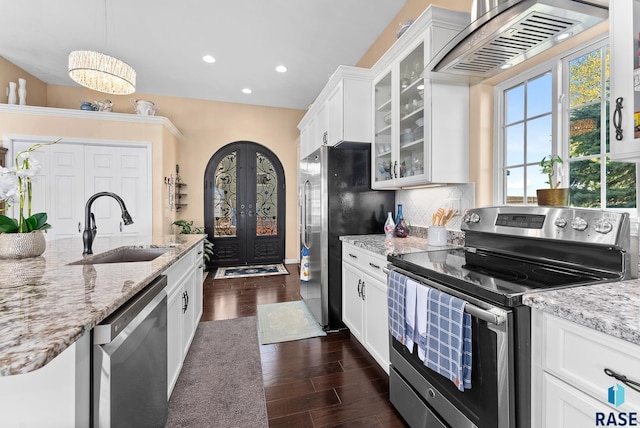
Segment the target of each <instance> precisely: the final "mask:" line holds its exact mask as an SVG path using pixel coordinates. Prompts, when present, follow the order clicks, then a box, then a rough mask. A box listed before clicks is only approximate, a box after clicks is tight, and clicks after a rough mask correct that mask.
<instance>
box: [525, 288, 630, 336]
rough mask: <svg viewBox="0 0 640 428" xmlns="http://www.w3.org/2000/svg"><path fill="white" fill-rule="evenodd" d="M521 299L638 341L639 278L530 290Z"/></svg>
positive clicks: (614, 334)
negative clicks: (540, 290) (590, 284)
mask: <svg viewBox="0 0 640 428" xmlns="http://www.w3.org/2000/svg"><path fill="white" fill-rule="evenodd" d="M523 301H524V303H525V304H526V305H527V306H530V307H532V308H535V309H540V310H542V311H544V312H548V313H551V314H553V315H556V316H559V317H561V318H564V319H566V320H569V321H573V322H575V323H577V324H581V325H584V326H587V327H590V328H592V329H594V330H598V331H601V332H603V333H606V334H609V335H611V336H614V337H618V338H620V339H624V340H626V341H628V342H632V343H635V344H638V345H640V280H637V279H634V280H630V281H622V282H611V283H608V284H599V285H592V286H586V287H573V288H566V289H562V290H555V291H546V292H542V293H531V294H528V295H525V296H524V298H523Z"/></svg>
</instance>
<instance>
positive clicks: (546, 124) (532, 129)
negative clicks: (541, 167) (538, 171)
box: [527, 115, 552, 163]
mask: <svg viewBox="0 0 640 428" xmlns="http://www.w3.org/2000/svg"><path fill="white" fill-rule="evenodd" d="M551 132H552V130H551V115H547V116H542V117H539V118H537V119H533V120H530V121H528V122H527V163H534V162H535V163H540V161H541V160H542V158H543V157H545V156H547V155H550V154H551Z"/></svg>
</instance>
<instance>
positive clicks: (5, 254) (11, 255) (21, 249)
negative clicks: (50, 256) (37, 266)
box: [0, 231, 47, 259]
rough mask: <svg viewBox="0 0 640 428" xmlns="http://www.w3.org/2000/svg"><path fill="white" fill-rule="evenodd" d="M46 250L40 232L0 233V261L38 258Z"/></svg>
mask: <svg viewBox="0 0 640 428" xmlns="http://www.w3.org/2000/svg"><path fill="white" fill-rule="evenodd" d="M46 248H47V241H45V239H44V233H43V232H42V231H35V232H29V233H0V259H25V258H29V257H38V256H39V255H41V254H42V253H44V250H45V249H46Z"/></svg>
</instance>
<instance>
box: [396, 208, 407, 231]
mask: <svg viewBox="0 0 640 428" xmlns="http://www.w3.org/2000/svg"><path fill="white" fill-rule="evenodd" d="M395 233H396V236H397V237H398V238H406V237H407V235H408V234H409V228H408V227H407V222H406V221H404V215H403V214H402V204H398V215H397V216H396V229H395Z"/></svg>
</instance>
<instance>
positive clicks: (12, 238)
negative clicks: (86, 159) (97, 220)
mask: <svg viewBox="0 0 640 428" xmlns="http://www.w3.org/2000/svg"><path fill="white" fill-rule="evenodd" d="M58 141H60V140H56V141H54V142H51V143H38V144H34V145H33V146H31V147H29V148H28V149H27V150H24V151H21V152H18V153H17V154H16V156H15V162H14V165H13V166H12V167H10V168H4V167H0V202H4V207H0V208H1V210H4V211H6V210H7V209H9V208H10V207H11V206H13V205H18V207H19V208H18V210H17V211H18V212H17V214H18V217H17V218H11V217H8V216H6V215H1V214H0V257H7V258H24V257H35V256H39V255H40V254H42V253H43V252H44V249H45V245H46V244H45V241H44V235H42V231H44V230H46V229H49V228H50V227H51V225H50V224H49V223H47V214H46V213H35V214H32V213H31V199H32V196H33V185H32V179H33V177H35V176H36V175H37V174H38V172H39V171H40V164H39V162H38V161H37V160H36V159H35V158H34V157H33V155H32V154H33V152H34V151H35V150H37V149H39V148H40V147H44V146H48V145H51V144H55V143H57V142H58Z"/></svg>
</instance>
